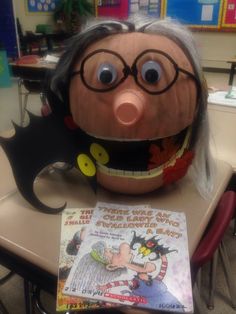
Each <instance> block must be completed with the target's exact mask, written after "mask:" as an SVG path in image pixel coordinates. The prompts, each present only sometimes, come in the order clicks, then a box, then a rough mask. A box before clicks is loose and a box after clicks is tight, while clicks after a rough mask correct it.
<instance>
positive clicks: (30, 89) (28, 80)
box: [10, 60, 56, 125]
mask: <svg viewBox="0 0 236 314" xmlns="http://www.w3.org/2000/svg"><path fill="white" fill-rule="evenodd" d="M55 66H56V64H55V63H48V62H45V61H43V60H39V62H38V63H34V64H17V63H10V67H11V72H12V75H13V76H16V77H19V80H18V96H19V111H20V121H21V122H20V124H21V125H23V123H24V116H25V111H26V107H27V102H28V96H29V94H31V93H37V94H41V100H42V102H43V101H44V98H43V91H44V89H45V82H46V80H47V78H48V77H49V75H51V72H52V71H53V70H54V69H55ZM23 86H24V88H23ZM42 105H43V104H42Z"/></svg>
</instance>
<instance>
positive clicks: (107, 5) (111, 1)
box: [96, 0, 129, 19]
mask: <svg viewBox="0 0 236 314" xmlns="http://www.w3.org/2000/svg"><path fill="white" fill-rule="evenodd" d="M96 15H97V16H102V17H113V18H118V19H127V18H128V16H129V0H96Z"/></svg>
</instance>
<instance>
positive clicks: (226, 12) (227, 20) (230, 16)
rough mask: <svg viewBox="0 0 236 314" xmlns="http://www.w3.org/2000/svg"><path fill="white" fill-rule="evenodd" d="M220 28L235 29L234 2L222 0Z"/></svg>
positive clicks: (234, 0) (235, 14)
mask: <svg viewBox="0 0 236 314" xmlns="http://www.w3.org/2000/svg"><path fill="white" fill-rule="evenodd" d="M222 28H234V29H236V0H224V7H223V19H222Z"/></svg>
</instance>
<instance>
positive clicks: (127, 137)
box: [69, 33, 197, 194]
mask: <svg viewBox="0 0 236 314" xmlns="http://www.w3.org/2000/svg"><path fill="white" fill-rule="evenodd" d="M98 49H109V50H111V51H115V52H117V53H119V54H120V55H121V56H122V57H123V59H124V60H125V62H126V63H127V64H128V65H129V66H131V65H132V64H133V62H134V59H135V58H136V56H138V55H139V54H141V53H142V51H144V50H147V49H155V50H160V51H163V52H164V53H166V54H168V55H169V56H171V58H172V59H173V60H175V62H176V63H177V65H178V66H179V67H180V68H183V69H185V70H187V71H188V72H190V73H192V74H193V73H194V71H193V68H192V66H191V63H190V61H189V60H188V58H187V57H186V55H185V54H184V52H183V51H182V49H181V48H180V47H179V46H178V45H177V44H176V43H175V42H173V41H172V40H171V39H169V38H166V37H164V36H161V35H154V34H146V33H126V34H116V35H112V36H108V37H107V38H105V39H102V40H99V41H97V42H95V43H93V44H92V45H90V46H89V48H88V49H87V50H86V51H85V52H84V55H83V57H86V56H87V55H88V54H89V53H92V52H93V51H95V50H98ZM153 58H154V57H153V56H152V54H151V53H150V59H151V60H152V59H153ZM82 59H83V58H81V60H79V61H78V62H77V63H76V65H75V67H74V70H75V71H79V69H80V67H81V61H82ZM157 61H159V63H160V64H161V66H162V68H163V71H162V76H163V78H162V79H163V82H165V80H166V81H168V80H169V77H168V76H169V75H170V74H171V73H172V72H173V69H172V68H171V66H172V65H170V63H169V62H168V60H165V58H162V59H161V60H157ZM165 61H167V62H166V64H165ZM93 62H94V61H93ZM102 62H104V60H103V55H102V54H101V55H99V56H98V57H97V58H96V62H94V63H91V67H90V68H88V69H89V73H86V75H87V76H88V77H89V80H90V81H91V82H95V80H96V79H97V76H96V74H95V73H96V72H97V69H98V64H101V63H102ZM94 84H95V83H94ZM160 84H161V82H160ZM69 94H70V109H71V113H72V117H73V120H74V122H75V123H76V124H77V125H78V126H79V127H80V128H81V129H82V130H83V131H85V132H86V133H88V134H90V135H92V136H94V137H95V138H96V137H97V138H103V139H104V138H105V139H108V140H115V141H116V140H117V141H132V140H133V141H139V140H153V139H161V138H167V137H171V136H175V135H176V134H178V133H180V132H181V131H182V130H184V129H186V128H188V127H189V126H191V124H192V123H193V120H194V117H195V114H196V99H197V88H196V84H195V82H194V81H193V80H192V79H191V78H189V77H188V76H187V75H185V74H184V73H180V74H179V76H178V79H177V80H176V82H175V83H174V85H172V86H171V88H170V89H168V90H167V91H166V92H164V93H162V94H158V95H152V94H149V93H146V92H145V91H144V90H142V89H141V88H140V87H139V86H138V85H137V84H136V83H135V80H134V78H133V77H132V76H129V77H127V78H126V80H125V81H124V82H123V83H122V84H120V85H119V86H117V87H116V88H115V89H113V90H111V91H109V92H104V93H99V92H96V91H91V90H89V89H88V88H87V87H86V86H85V85H84V84H83V82H82V81H81V77H80V76H79V75H78V76H75V77H73V79H72V80H71V84H70V90H69ZM185 144H186V143H185ZM185 148H186V149H183V150H182V153H181V154H180V155H179V156H178V158H181V157H182V156H183V155H184V153H185V152H186V150H187V149H188V143H187V144H186V147H185ZM136 158H139V156H137V157H136ZM174 159H176V158H174ZM165 163H167V164H166V165H165V166H164V167H163V166H161V167H160V168H159V170H158V171H157V173H156V174H152V175H151V176H148V175H145V177H142V176H137V175H135V176H133V177H132V175H129V176H125V177H124V176H122V175H119V174H116V175H113V174H108V173H107V172H104V171H101V170H100V168H99V165H98V167H97V181H98V182H99V183H100V184H101V185H102V186H104V187H105V188H107V189H110V190H112V191H116V192H121V193H128V194H140V193H146V192H150V191H153V190H155V189H157V188H159V187H160V186H162V185H163V183H164V179H163V171H164V169H165V168H166V167H168V160H165ZM175 163H176V161H175V162H174V163H173V162H172V166H174V165H175ZM188 166H189V164H187V165H186V167H185V168H186V169H185V171H184V172H183V173H184V174H185V173H186V171H187V168H188ZM121 170H122V169H121ZM184 174H181V175H179V176H178V175H177V176H176V180H177V179H178V178H180V177H182V176H183V175H184Z"/></svg>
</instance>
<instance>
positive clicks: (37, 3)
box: [26, 0, 59, 14]
mask: <svg viewBox="0 0 236 314" xmlns="http://www.w3.org/2000/svg"><path fill="white" fill-rule="evenodd" d="M58 1H59V0H26V11H27V13H44V14H45V13H52V12H53V11H54V10H55V7H56V4H57V2H58Z"/></svg>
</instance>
